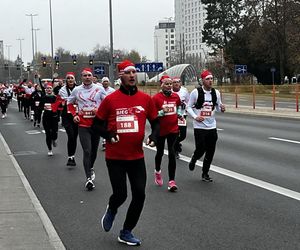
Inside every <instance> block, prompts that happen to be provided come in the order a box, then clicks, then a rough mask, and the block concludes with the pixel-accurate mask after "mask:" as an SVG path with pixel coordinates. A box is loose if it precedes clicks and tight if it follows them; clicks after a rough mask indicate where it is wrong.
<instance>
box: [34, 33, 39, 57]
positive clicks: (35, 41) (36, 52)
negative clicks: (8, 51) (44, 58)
mask: <svg viewBox="0 0 300 250" xmlns="http://www.w3.org/2000/svg"><path fill="white" fill-rule="evenodd" d="M33 30H34V43H35V48H34V49H35V61H36V62H37V60H38V57H37V56H38V50H37V48H38V45H37V34H36V32H37V31H39V30H40V29H38V28H36V29H33Z"/></svg>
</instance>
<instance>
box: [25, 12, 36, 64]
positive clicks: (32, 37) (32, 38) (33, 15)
mask: <svg viewBox="0 0 300 250" xmlns="http://www.w3.org/2000/svg"><path fill="white" fill-rule="evenodd" d="M37 15H38V14H26V16H30V19H31V41H32V65H33V68H34V64H35V63H34V36H33V17H35V16H37Z"/></svg>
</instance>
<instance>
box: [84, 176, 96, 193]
mask: <svg viewBox="0 0 300 250" xmlns="http://www.w3.org/2000/svg"><path fill="white" fill-rule="evenodd" d="M85 188H86V189H87V190H89V191H91V190H93V189H94V188H95V184H94V183H93V181H92V180H91V179H90V178H88V179H87V182H86V183H85Z"/></svg>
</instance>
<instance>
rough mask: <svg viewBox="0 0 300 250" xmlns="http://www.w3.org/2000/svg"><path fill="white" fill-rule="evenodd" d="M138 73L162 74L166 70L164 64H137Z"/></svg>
mask: <svg viewBox="0 0 300 250" xmlns="http://www.w3.org/2000/svg"><path fill="white" fill-rule="evenodd" d="M135 67H136V70H137V71H138V72H162V71H163V70H164V67H163V63H156V62H153V63H137V64H136V65H135Z"/></svg>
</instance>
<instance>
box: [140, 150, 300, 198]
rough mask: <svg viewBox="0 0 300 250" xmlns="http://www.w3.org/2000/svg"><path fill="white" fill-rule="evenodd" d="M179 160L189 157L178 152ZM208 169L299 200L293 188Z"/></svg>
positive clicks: (230, 172) (198, 162) (212, 166)
mask: <svg viewBox="0 0 300 250" xmlns="http://www.w3.org/2000/svg"><path fill="white" fill-rule="evenodd" d="M144 147H145V148H148V149H151V150H153V151H156V148H151V147H149V146H147V145H145V144H144ZM164 154H165V155H168V151H167V150H166V149H165V150H164ZM179 160H182V161H184V162H187V163H189V162H190V160H191V158H190V157H187V156H185V155H181V154H180V159H179ZM196 165H197V166H200V167H201V166H202V161H197V163H196ZM210 170H212V171H214V172H216V173H219V174H222V175H226V176H228V177H231V178H234V179H236V180H239V181H242V182H246V183H249V184H251V185H254V186H257V187H260V188H263V189H266V190H269V191H271V192H274V193H278V194H281V195H283V196H286V197H289V198H292V199H295V200H298V201H300V193H298V192H296V191H293V190H290V189H287V188H283V187H280V186H277V185H274V184H271V183H269V182H265V181H261V180H258V179H255V178H252V177H249V176H247V175H243V174H239V173H236V172H233V171H231V170H227V169H224V168H221V167H218V166H215V165H211V167H210Z"/></svg>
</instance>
